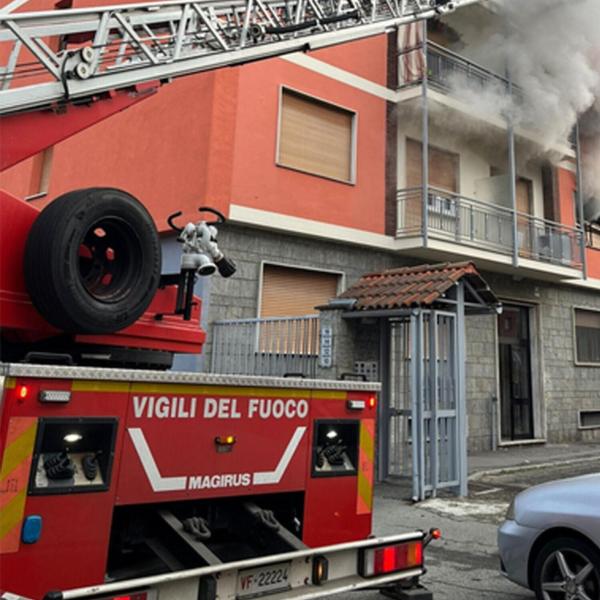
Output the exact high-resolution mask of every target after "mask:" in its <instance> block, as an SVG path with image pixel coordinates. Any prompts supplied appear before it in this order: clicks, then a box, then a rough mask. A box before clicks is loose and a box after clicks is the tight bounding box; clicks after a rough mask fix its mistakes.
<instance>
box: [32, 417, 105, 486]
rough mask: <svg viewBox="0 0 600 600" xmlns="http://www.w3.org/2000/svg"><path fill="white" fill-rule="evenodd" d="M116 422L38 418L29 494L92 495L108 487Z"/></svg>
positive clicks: (100, 419)
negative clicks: (76, 493) (91, 493)
mask: <svg viewBox="0 0 600 600" xmlns="http://www.w3.org/2000/svg"><path fill="white" fill-rule="evenodd" d="M116 432H117V419H111V418H95V417H86V418H53V417H51V418H41V419H39V421H38V430H37V437H36V442H35V449H34V455H33V460H32V468H31V477H30V481H29V493H30V494H40V495H42V494H70V493H73V492H96V491H101V490H107V489H108V488H109V486H110V478H111V471H112V462H113V456H114V447H115V438H116Z"/></svg>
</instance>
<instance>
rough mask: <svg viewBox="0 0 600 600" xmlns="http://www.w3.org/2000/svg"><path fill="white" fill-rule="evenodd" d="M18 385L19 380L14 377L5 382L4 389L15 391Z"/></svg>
mask: <svg viewBox="0 0 600 600" xmlns="http://www.w3.org/2000/svg"><path fill="white" fill-rule="evenodd" d="M16 385H17V380H16V379H15V378H14V377H7V378H6V379H5V380H4V389H5V390H14V389H15V387H16Z"/></svg>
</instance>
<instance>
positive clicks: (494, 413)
mask: <svg viewBox="0 0 600 600" xmlns="http://www.w3.org/2000/svg"><path fill="white" fill-rule="evenodd" d="M490 422H491V424H492V452H496V450H498V396H496V394H492V395H491V396H490Z"/></svg>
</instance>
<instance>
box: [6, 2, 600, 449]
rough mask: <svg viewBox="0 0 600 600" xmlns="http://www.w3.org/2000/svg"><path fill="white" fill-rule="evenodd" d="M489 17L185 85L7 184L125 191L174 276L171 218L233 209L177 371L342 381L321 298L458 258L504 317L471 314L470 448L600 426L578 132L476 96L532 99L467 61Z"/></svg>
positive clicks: (369, 336) (375, 363)
mask: <svg viewBox="0 0 600 600" xmlns="http://www.w3.org/2000/svg"><path fill="white" fill-rule="evenodd" d="M74 5H75V6H81V5H82V4H81V3H78V2H77V0H75V2H74ZM499 19H500V17H499V16H498V15H495V13H494V12H493V11H490V10H488V8H486V7H482V6H473V7H470V8H468V9H464V11H462V12H460V13H457V14H455V15H452V16H450V17H445V18H444V19H443V20H440V21H435V22H431V23H430V24H429V25H428V26H426V27H425V26H423V25H422V24H416V25H412V26H407V27H404V28H402V29H401V30H399V31H396V32H393V33H390V34H388V35H381V36H378V37H374V38H370V39H367V40H362V41H358V42H354V43H349V44H345V45H343V46H337V47H333V48H329V49H324V50H320V51H316V52H311V53H306V54H292V55H289V56H285V57H282V58H276V59H271V60H268V61H264V62H259V63H255V64H250V65H246V66H244V67H236V68H228V69H222V70H220V71H215V72H211V73H204V74H201V75H196V76H192V77H188V78H184V79H181V80H177V81H174V82H172V83H170V84H169V85H166V86H164V87H163V88H162V89H161V90H160V91H159V93H158V94H157V95H156V96H155V97H153V98H151V99H148V100H145V101H144V102H142V103H140V104H139V105H137V106H135V107H133V108H131V109H129V110H127V111H125V112H123V113H121V114H119V115H117V116H114V117H113V118H111V119H110V120H108V121H106V122H103V123H100V124H98V125H96V126H95V127H93V128H92V129H90V130H88V131H85V132H83V133H80V134H78V135H76V136H74V137H72V138H70V139H68V140H66V141H65V142H62V143H60V144H58V145H57V146H55V147H54V148H52V149H50V150H47V151H45V152H44V153H43V154H41V155H39V156H37V157H35V158H33V159H32V160H30V161H28V162H27V163H24V164H21V165H18V166H16V167H14V168H13V169H11V170H10V171H8V172H6V173H4V174H3V176H2V180H1V181H0V184H1V185H2V187H4V188H6V189H8V190H9V191H10V192H12V193H15V194H18V195H20V196H22V197H26V198H27V199H28V200H29V201H31V202H33V203H35V204H36V205H39V206H43V205H44V203H45V202H48V201H50V200H51V199H52V198H55V197H56V196H57V195H59V194H60V193H62V192H64V191H66V190H69V189H75V188H80V187H90V186H98V185H103V186H115V187H120V188H123V189H126V190H128V191H129V192H130V193H132V194H134V195H136V196H137V197H138V198H139V199H140V200H142V201H143V202H144V203H145V204H146V205H147V206H148V208H149V209H150V211H151V212H152V214H153V216H154V218H155V221H156V223H157V225H158V227H159V230H160V231H161V233H162V234H163V236H164V238H163V239H164V250H165V257H166V261H165V262H166V264H167V267H166V268H168V269H170V270H172V269H173V268H174V267H175V263H176V254H177V244H176V243H175V240H174V238H173V235H172V233H171V232H170V231H169V229H168V227H167V224H166V217H167V216H168V214H170V213H171V212H174V211H176V210H182V211H183V212H184V213H185V214H187V215H190V216H191V215H193V214H194V212H195V211H196V208H197V207H198V206H200V205H211V206H214V207H215V208H218V209H219V210H221V211H223V212H224V213H225V214H226V215H227V216H228V218H229V222H228V224H227V225H226V226H225V227H223V228H222V230H221V232H220V240H219V241H220V244H221V246H222V247H223V248H224V249H225V250H226V252H227V254H228V255H230V256H231V257H233V258H234V259H235V260H236V262H237V264H238V272H237V274H236V276H235V277H233V278H231V279H227V280H225V279H219V278H218V277H214V278H212V279H210V280H203V281H201V282H200V283H199V285H198V288H197V292H198V293H199V294H201V295H202V297H203V303H204V304H203V305H204V318H205V325H206V327H207V330H208V333H209V337H208V343H207V345H206V348H205V354H204V356H203V357H194V358H189V357H187V358H181V359H180V360H178V361H177V366H178V367H180V368H182V367H185V368H196V369H204V370H211V369H212V370H221V371H223V370H229V371H231V370H238V371H246V372H254V373H265V372H274V371H273V369H275V371H276V372H278V373H283V372H286V371H287V372H297V371H302V372H305V373H309V374H314V373H316V372H318V374H319V375H320V376H329V375H328V373H330V374H331V375H333V373H334V371H329V372H328V371H327V368H318V367H317V354H318V351H319V348H318V343H319V330H318V310H317V309H316V308H315V307H317V306H322V305H326V304H328V302H329V301H330V299H331V298H333V297H335V296H338V295H339V294H341V293H342V292H343V291H344V290H345V289H347V288H348V287H349V286H350V285H351V284H353V283H354V282H356V281H357V280H358V279H359V278H360V277H361V276H362V275H364V274H365V273H371V272H379V271H383V270H386V269H390V268H397V267H403V266H414V265H420V264H436V263H445V262H463V261H471V262H473V263H474V264H475V266H476V267H477V270H478V271H479V273H480V274H481V276H482V278H483V279H484V280H485V281H486V282H487V283H488V284H489V286H490V288H491V289H492V290H493V292H494V293H495V295H496V296H497V297H498V298H499V299H500V300H501V301H502V304H503V311H502V313H501V314H497V313H496V312H490V313H488V314H481V315H478V316H472V317H469V318H468V320H467V324H466V395H467V407H468V411H467V412H468V445H469V448H470V449H472V450H481V449H486V448H490V447H491V446H492V445H495V444H497V443H499V444H511V443H544V442H545V441H548V442H566V441H574V440H585V441H591V440H597V439H600V242H599V239H600V235H599V234H598V233H597V229H594V228H593V227H592V226H591V225H589V226H588V225H585V226H584V224H583V223H582V216H585V215H584V206H583V204H584V198H583V194H582V193H581V190H580V189H578V181H580V180H581V179H580V176H581V175H582V173H580V172H578V163H580V162H581V161H578V158H579V156H578V147H577V140H574V142H575V143H574V144H571V143H553V144H551V145H548V143H547V141H546V140H544V139H542V136H540V134H539V132H536V130H535V127H532V128H531V129H529V128H527V127H524V126H522V125H521V124H515V123H514V122H512V121H511V120H510V119H509V118H507V114H506V111H505V110H504V108H503V107H499V109H498V110H497V111H494V103H493V102H488V103H487V105H486V106H485V107H482V106H480V102H479V100H478V99H480V98H482V97H485V98H491V97H494V98H495V97H505V96H506V95H507V94H509V95H510V96H511V98H517V100H516V101H517V102H518V97H519V95H526V94H527V89H525V88H521V87H519V86H518V85H516V84H514V82H512V81H511V80H510V78H509V77H508V76H507V73H506V71H505V67H504V65H502V64H496V62H497V61H495V60H494V57H493V56H492V58H491V59H490V57H489V56H479V55H478V49H479V48H480V46H481V44H480V42H481V30H482V28H483V25H484V24H485V27H486V28H487V30H488V31H489V29H490V28H491V29H493V28H494V23H496V21H497V23H498V27H500V20H499ZM498 90H501V91H502V94H500V95H499V93H498ZM533 125H535V123H534V124H533ZM578 177H579V179H578ZM258 326H260V328H261V329H260V330H259V329H257V327H258ZM352 327H353V328H354V331H355V336H354V342H353V344H354V346H355V348H354V356H355V358H356V361H355V362H356V368H357V369H360V370H361V372H364V373H366V374H368V376H370V377H373V378H381V377H384V376H385V377H390V364H389V361H390V360H391V358H390V356H389V355H388V354H386V352H384V351H380V342H381V339H380V338H381V331H382V329H381V323H380V322H378V321H375V320H374V319H370V318H368V317H367V318H364V319H360V320H356V323H355V324H353V325H352ZM248 338H250V339H251V340H252V342H251V344H250V345H247V347H246V346H244V343H243V340H244V339H248ZM349 343H350V342H349ZM322 364H323V363H322ZM391 368H393V369H395V368H396V367H391ZM317 369H318V371H317ZM397 377H398V376H397V375H396V378H397ZM384 383H385V382H384ZM388 387H389V386H388ZM389 393H391V392H389ZM405 417H406V416H405ZM405 417H403V418H404V421H402V418H400V419H397V420H396V421H393V425H392V428H394V427H396V428H397V429H398V431H399V430H400V428H401V427H402V426H403V425H402V424H401V423H402V422H403V423H404V424H406V418H405ZM398 435H399V434H398ZM395 439H397V438H395Z"/></svg>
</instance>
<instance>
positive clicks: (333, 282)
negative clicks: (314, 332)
mask: <svg viewBox="0 0 600 600" xmlns="http://www.w3.org/2000/svg"><path fill="white" fill-rule="evenodd" d="M338 281H339V275H338V274H337V273H324V272H322V271H311V270H308V269H295V268H292V267H280V266H276V265H264V267H263V281H262V296H261V303H260V316H261V317H299V316H305V315H315V314H317V313H318V311H317V310H316V309H315V306H319V305H321V304H327V302H329V300H330V299H331V298H333V297H334V296H337V290H338Z"/></svg>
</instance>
